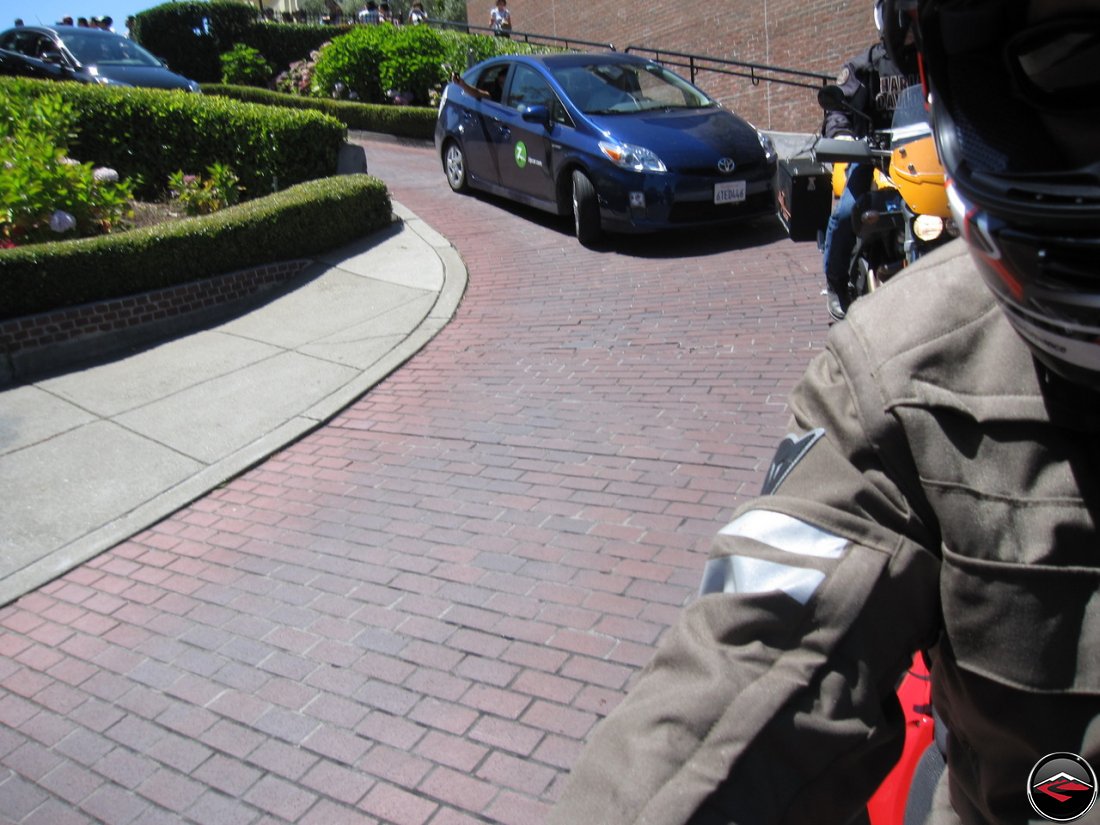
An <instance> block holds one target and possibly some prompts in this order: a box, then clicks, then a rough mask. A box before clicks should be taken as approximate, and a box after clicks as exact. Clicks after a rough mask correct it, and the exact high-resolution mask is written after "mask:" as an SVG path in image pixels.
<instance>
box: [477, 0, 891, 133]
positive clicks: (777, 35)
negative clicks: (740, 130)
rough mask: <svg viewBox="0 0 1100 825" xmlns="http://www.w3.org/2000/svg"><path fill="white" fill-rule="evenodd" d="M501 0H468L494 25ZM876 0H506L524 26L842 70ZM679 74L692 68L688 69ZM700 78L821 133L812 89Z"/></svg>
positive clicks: (758, 116)
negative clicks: (492, 12)
mask: <svg viewBox="0 0 1100 825" xmlns="http://www.w3.org/2000/svg"><path fill="white" fill-rule="evenodd" d="M492 5H493V0H468V2H467V4H466V8H467V15H468V19H469V21H470V23H471V24H472V25H477V26H487V25H488V22H489V8H490V7H491V6H492ZM872 8H873V6H872V3H871V2H870V0H713V1H712V2H709V3H708V2H688V3H650V4H642V5H639V4H635V3H608V2H598V1H597V2H592V0H583V1H582V0H508V9H509V10H510V11H511V13H512V20H513V25H514V27H515V29H516V30H517V31H524V32H532V33H535V32H537V33H539V34H552V35H554V36H557V37H569V38H575V39H579V40H588V41H593V42H600V43H613V44H614V45H615V47H616V48H617V49H618V50H620V51H622V50H624V49H625V48H626V47H627V46H630V45H635V46H646V47H648V48H651V49H666V50H669V51H679V52H687V53H692V54H701V55H706V56H708V57H716V58H721V59H724V60H742V61H747V62H751V63H763V64H766V65H771V66H780V67H783V68H787V69H799V70H802V71H810V72H820V73H823V74H828V75H830V76H835V75H836V74H837V73H838V72H839V71H840V66H841V64H842V63H843V62H844V61H846V60H847V59H848V58H849V57H850V56H851V55H853V54H856V53H858V52H859V51H861V50H863V49H866V48H867V47H868V46H869V45H870V44H871V43H872V42H873V41H874V40H875V38H876V33H875V27H874V23H873V20H872ZM678 73H680V74H683V75H685V76H686V75H687V71H686V70H678ZM696 85H698V86H700V87H701V88H703V89H704V90H705V91H706V92H708V93H709V94H710V95H712V96H713V97H715V98H717V99H718V100H719V101H721V102H722V103H723V104H724V105H725V106H726V107H728V108H730V109H732V110H734V111H736V112H737V113H738V114H740V115H742V116H744V117H746V118H747V119H748V120H750V121H752V122H753V123H754V124H755V125H756V126H758V127H760V128H762V129H769V130H774V131H784V132H816V131H817V130H818V129H819V127H820V125H821V119H822V116H821V109H820V108H819V107H818V105H817V99H816V94H815V92H814V91H813V90H811V89H803V88H800V87H793V86H784V85H780V84H777V83H769V82H760V83H759V84H757V85H753V83H752V81H751V80H748V79H745V78H738V77H728V76H725V75H720V74H715V73H713V72H702V73H700V74H699V75H698V77H697V78H696Z"/></svg>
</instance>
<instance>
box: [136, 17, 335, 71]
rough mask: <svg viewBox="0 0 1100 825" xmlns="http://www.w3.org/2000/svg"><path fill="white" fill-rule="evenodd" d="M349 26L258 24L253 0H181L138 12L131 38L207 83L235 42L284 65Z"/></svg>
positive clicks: (176, 68)
mask: <svg viewBox="0 0 1100 825" xmlns="http://www.w3.org/2000/svg"><path fill="white" fill-rule="evenodd" d="M349 28H350V27H349V26H321V25H305V24H280V25H273V24H271V23H261V22H260V20H259V13H258V10H257V8H256V6H255V5H254V4H249V3H239V2H234V0H211V2H209V3H207V2H195V0H185V2H180V3H174V2H170V3H162V4H161V5H159V6H154V7H153V8H151V9H146V10H145V11H143V12H140V13H139V14H138V15H136V17H135V27H134V38H135V39H136V40H137V41H138V42H139V43H140V44H141V45H142V46H144V47H145V48H146V49H148V50H149V51H151V52H152V53H153V54H155V55H156V56H157V57H159V58H161V59H162V60H164V61H165V62H166V63H167V64H168V65H169V66H171V67H172V70H173V71H176V72H179V73H180V74H182V75H185V76H187V77H190V78H191V79H192V80H197V81H199V82H200V83H210V82H216V81H218V80H219V79H220V78H221V64H220V62H219V60H218V56H219V55H221V54H222V53H223V52H227V51H229V50H230V49H232V48H233V46H235V45H236V44H238V43H243V44H245V45H246V46H252V47H253V48H254V49H256V50H258V51H259V52H260V53H262V54H263V55H264V57H266V58H267V59H268V60H269V61H271V62H272V63H274V64H275V65H276V66H277V67H280V68H283V67H286V66H288V65H289V64H290V63H291V62H293V61H295V60H299V59H301V58H303V57H306V56H307V55H308V54H309V53H310V52H311V51H313V50H314V49H316V48H317V47H318V46H320V45H321V44H322V43H324V42H325V41H326V40H330V39H332V38H333V37H335V36H336V35H337V34H341V33H343V32H346V31H348V30H349Z"/></svg>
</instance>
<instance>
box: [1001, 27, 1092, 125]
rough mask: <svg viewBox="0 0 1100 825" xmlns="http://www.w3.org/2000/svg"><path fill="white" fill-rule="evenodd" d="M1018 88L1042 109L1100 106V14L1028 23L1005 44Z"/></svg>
mask: <svg viewBox="0 0 1100 825" xmlns="http://www.w3.org/2000/svg"><path fill="white" fill-rule="evenodd" d="M1005 59H1006V61H1007V63H1008V68H1009V70H1010V71H1011V72H1012V77H1013V79H1014V81H1015V84H1016V90H1017V93H1018V94H1019V95H1020V96H1021V97H1022V98H1023V99H1024V100H1026V101H1027V102H1028V103H1030V104H1031V105H1033V106H1035V107H1036V108H1038V109H1045V110H1051V111H1070V110H1076V111H1084V110H1095V109H1097V108H1100V17H1087V18H1080V17H1072V18H1061V19H1058V20H1051V21H1049V22H1046V23H1041V24H1039V25H1036V26H1029V27H1028V28H1026V29H1024V30H1023V31H1021V32H1019V33H1017V34H1016V35H1015V36H1014V37H1012V39H1010V40H1009V41H1008V43H1007V44H1006V46H1005Z"/></svg>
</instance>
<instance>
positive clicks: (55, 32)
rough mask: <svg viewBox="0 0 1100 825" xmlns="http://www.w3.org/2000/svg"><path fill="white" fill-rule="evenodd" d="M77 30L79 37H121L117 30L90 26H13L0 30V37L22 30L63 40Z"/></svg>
mask: <svg viewBox="0 0 1100 825" xmlns="http://www.w3.org/2000/svg"><path fill="white" fill-rule="evenodd" d="M78 30H79V31H80V36H81V37H122V35H121V34H119V33H118V32H109V31H105V30H103V29H93V28H91V27H90V26H88V27H84V26H15V27H14V28H11V29H7V30H6V31H3V32H0V37H3V36H4V35H6V34H8V32H13V31H24V32H36V33H37V34H46V35H51V36H54V37H58V38H60V39H62V40H64V39H65V35H66V34H68V33H69V32H74V31H78Z"/></svg>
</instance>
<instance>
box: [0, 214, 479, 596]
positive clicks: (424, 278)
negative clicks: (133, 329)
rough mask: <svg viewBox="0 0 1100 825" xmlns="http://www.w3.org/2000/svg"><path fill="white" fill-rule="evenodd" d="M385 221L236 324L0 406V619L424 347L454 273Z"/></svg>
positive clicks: (422, 243) (78, 374)
mask: <svg viewBox="0 0 1100 825" xmlns="http://www.w3.org/2000/svg"><path fill="white" fill-rule="evenodd" d="M394 212H395V214H396V216H397V217H398V218H399V219H400V222H399V223H395V224H394V226H393V227H392V228H391V229H387V230H384V231H383V232H380V233H376V234H374V235H372V236H370V237H368V238H366V239H364V240H363V241H362V242H359V243H357V244H353V245H351V246H348V247H345V248H343V249H339V250H335V251H333V252H332V253H330V254H328V255H325V256H323V257H321V258H319V259H317V260H316V261H315V262H314V264H313V265H312V266H310V267H309V268H308V269H307V270H306V271H305V272H304V273H303V274H302V275H300V276H298V277H297V278H295V279H294V280H293V281H292V282H291V284H289V285H288V286H287V287H285V288H284V289H283V290H282V291H281V292H280V294H279V295H278V297H276V298H274V299H272V300H269V301H267V302H266V303H264V304H263V305H262V306H260V307H258V308H256V309H254V310H252V311H250V312H248V313H246V314H244V315H241V316H240V317H237V318H234V319H232V320H230V321H228V322H225V323H220V324H218V325H217V326H213V327H210V328H209V329H204V330H202V331H198V332H195V333H193V334H189V335H186V336H183V337H179V338H176V339H173V340H171V341H168V342H165V343H162V344H159V345H157V346H153V347H150V348H148V349H146V350H144V351H142V352H139V353H137V354H135V355H130V356H128V357H124V358H120V359H115V360H109V361H105V362H103V363H100V364H97V365H95V366H86V367H82V368H80V369H76V370H74V371H72V372H69V373H66V374H63V375H55V376H52V377H49V378H46V379H43V380H40V381H37V382H34V383H31V384H23V385H20V386H16V387H12V388H8V389H6V390H4V391H2V392H0V502H2V504H0V605H3V604H6V603H7V602H9V601H11V600H13V599H15V598H17V597H18V596H20V595H22V594H23V593H26V592H28V591H30V590H32V589H34V588H36V587H38V586H40V585H41V584H43V583H45V582H47V581H49V580H50V579H52V578H54V577H56V576H58V575H60V574H61V573H64V572H65V571H67V570H69V569H71V568H73V567H74V566H76V565H78V564H80V563H82V562H84V561H86V560H88V559H90V558H92V557H93V556H95V555H96V554H98V553H100V552H102V551H103V550H106V549H107V548H109V547H111V546H113V545H115V544H117V543H118V542H120V541H122V540H124V539H126V538H127V537H129V536H131V535H133V534H134V533H136V532H138V531H140V530H142V529H144V528H145V527H147V526H149V525H150V524H152V523H154V522H156V521H158V520H160V519H161V518H163V517H164V516H166V515H168V514H170V513H171V512H173V511H174V510H176V509H178V508H179V507H181V506H183V505H185V504H187V503H188V502H190V501H192V500H194V499H195V498H197V497H199V496H201V495H203V494H204V493H206V492H207V491H209V490H211V489H213V488H214V487H216V486H218V485H219V484H221V483H223V482H224V481H226V480H227V479H229V478H232V477H233V476H235V475H237V474H238V473H240V472H241V471H243V470H245V469H246V468H248V467H250V466H251V465H253V464H255V463H256V462H258V461H260V460H261V459H263V458H265V457H266V456H268V455H270V454H272V453H273V452H275V451H277V450H279V449H281V448H282V447H283V446H285V445H286V444H288V443H290V442H292V441H294V440H295V439H297V438H299V437H300V436H301V435H302V434H304V433H306V432H308V431H309V430H311V429H313V428H314V427H316V426H318V425H319V424H320V423H322V422H324V421H325V420H327V419H328V418H330V417H331V416H333V415H334V414H336V413H337V412H338V411H339V410H341V409H343V408H344V407H345V406H347V405H348V404H349V403H351V402H352V401H353V400H354V399H355V398H357V397H358V396H360V395H362V394H363V393H364V392H366V391H367V390H369V389H370V388H371V387H372V386H374V385H375V384H376V383H377V382H378V381H380V380H381V379H382V378H384V377H385V376H386V375H387V374H389V373H390V372H391V371H392V370H394V369H395V368H396V367H398V366H399V365H401V364H402V363H403V362H404V361H405V360H407V359H408V358H410V357H411V356H412V355H413V354H414V353H416V352H417V351H418V350H419V349H420V348H421V347H423V346H424V345H425V344H426V343H427V342H428V341H429V340H431V338H432V337H433V336H434V335H435V334H436V333H437V332H438V331H439V330H440V329H442V327H443V326H444V325H445V324H446V323H447V322H448V321H449V320H450V318H451V316H452V315H453V313H454V311H455V309H456V307H457V306H458V302H459V300H460V299H461V297H462V294H463V292H464V290H465V288H466V268H465V266H464V265H463V263H462V261H461V259H460V258H459V256H458V254H457V253H456V252H455V250H454V249H453V248H452V247H451V245H450V244H449V243H448V242H447V240H446V239H444V238H443V237H442V236H440V235H439V234H437V233H436V232H434V231H433V230H432V229H431V228H429V227H428V226H427V225H426V224H425V223H424V222H423V221H421V220H420V219H419V218H417V217H416V215H414V214H412V213H411V212H409V211H408V210H407V209H405V208H404V207H402V206H401V205H400V204H398V203H394Z"/></svg>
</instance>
